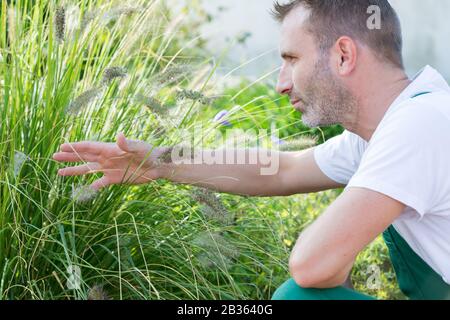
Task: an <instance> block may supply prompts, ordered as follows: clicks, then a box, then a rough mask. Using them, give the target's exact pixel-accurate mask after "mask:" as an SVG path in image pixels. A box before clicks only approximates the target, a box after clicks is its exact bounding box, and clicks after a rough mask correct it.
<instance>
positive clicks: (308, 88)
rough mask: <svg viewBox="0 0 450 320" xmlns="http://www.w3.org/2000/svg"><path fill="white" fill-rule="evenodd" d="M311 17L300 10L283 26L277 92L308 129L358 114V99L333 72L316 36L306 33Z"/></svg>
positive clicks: (306, 11) (297, 9) (288, 18)
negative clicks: (286, 96) (299, 116)
mask: <svg viewBox="0 0 450 320" xmlns="http://www.w3.org/2000/svg"><path fill="white" fill-rule="evenodd" d="M308 17H309V12H308V10H305V9H304V8H302V7H298V8H296V9H294V10H293V11H292V12H291V13H289V14H288V16H287V17H286V18H285V20H284V21H283V23H282V26H281V47H280V51H281V56H282V58H283V65H282V67H281V71H280V76H279V80H278V84H277V91H278V92H279V93H280V94H286V95H289V97H290V98H291V103H292V104H293V106H294V108H295V109H297V110H298V111H300V112H302V114H303V118H302V121H303V123H304V124H305V125H307V126H308V127H310V128H313V127H318V126H328V125H334V124H341V123H342V121H343V119H345V116H346V115H348V114H349V113H352V112H354V110H355V108H356V103H355V99H354V98H353V96H352V94H351V93H350V92H349V91H348V89H347V88H346V87H345V86H344V85H343V83H342V81H341V80H340V79H339V78H338V77H337V76H335V74H334V73H333V71H332V69H331V67H330V59H329V55H328V54H326V53H324V52H320V50H319V46H318V43H317V42H316V40H315V39H314V37H313V35H312V34H311V33H310V32H308V31H307V30H306V27H305V26H306V23H305V22H306V21H307V19H308Z"/></svg>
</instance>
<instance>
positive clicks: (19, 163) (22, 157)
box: [13, 151, 28, 177]
mask: <svg viewBox="0 0 450 320" xmlns="http://www.w3.org/2000/svg"><path fill="white" fill-rule="evenodd" d="M27 160H28V156H27V155H26V154H25V153H23V152H20V151H16V152H15V153H14V167H13V169H14V177H17V176H18V175H19V173H20V170H21V169H22V167H23V165H24V164H25V162H26V161H27Z"/></svg>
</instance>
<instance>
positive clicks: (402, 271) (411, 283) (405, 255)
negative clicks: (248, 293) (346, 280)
mask: <svg viewBox="0 0 450 320" xmlns="http://www.w3.org/2000/svg"><path fill="white" fill-rule="evenodd" d="M383 238H384V241H385V242H386V245H387V247H388V249H389V255H390V257H391V262H392V265H393V266H394V270H395V274H396V276H397V281H398V284H399V287H400V289H401V290H402V292H403V293H404V294H405V295H406V296H407V297H408V298H409V299H412V300H450V285H448V284H447V283H446V282H444V280H443V279H442V277H441V276H440V275H438V274H437V273H436V272H435V271H434V270H433V269H432V268H431V267H430V266H428V264H427V263H426V262H425V261H423V260H422V259H421V258H420V257H419V256H418V255H417V254H416V253H415V252H414V251H413V250H412V249H411V247H410V246H409V245H408V243H407V242H406V241H405V240H404V239H403V238H402V237H401V236H400V235H399V234H398V232H397V231H396V230H395V228H394V227H393V226H390V227H389V228H388V229H387V230H386V231H385V232H384V233H383ZM272 299H273V300H375V298H374V297H371V296H367V295H365V294H362V293H359V292H356V291H353V290H350V289H347V288H344V287H337V288H332V289H304V288H301V287H300V286H299V285H297V284H296V283H295V281H294V280H293V279H290V280H288V281H286V282H285V283H284V284H283V285H282V286H281V287H280V288H278V289H277V290H276V291H275V293H274V295H273V297H272Z"/></svg>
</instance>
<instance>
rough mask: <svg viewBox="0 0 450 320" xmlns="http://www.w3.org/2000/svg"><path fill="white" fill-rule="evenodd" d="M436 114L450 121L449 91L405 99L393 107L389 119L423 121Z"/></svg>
mask: <svg viewBox="0 0 450 320" xmlns="http://www.w3.org/2000/svg"><path fill="white" fill-rule="evenodd" d="M437 116H443V117H444V118H443V119H442V120H444V121H445V120H448V121H450V91H445V90H441V91H436V92H431V93H427V94H423V95H420V96H418V97H415V98H411V99H408V100H405V101H403V102H402V103H400V104H399V105H398V106H396V107H395V108H394V110H393V112H392V113H391V114H390V117H389V120H400V119H403V120H404V121H405V120H410V121H414V120H420V119H422V121H423V120H425V119H427V118H433V117H437ZM404 121H402V122H404Z"/></svg>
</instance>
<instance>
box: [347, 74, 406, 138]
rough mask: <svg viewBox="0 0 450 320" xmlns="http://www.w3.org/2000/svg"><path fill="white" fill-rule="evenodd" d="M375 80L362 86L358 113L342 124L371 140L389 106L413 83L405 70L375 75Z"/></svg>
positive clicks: (358, 100) (358, 99) (358, 96)
mask: <svg viewBox="0 0 450 320" xmlns="http://www.w3.org/2000/svg"><path fill="white" fill-rule="evenodd" d="M374 79H377V80H376V81H373V82H371V83H369V84H368V86H367V87H366V88H361V89H362V90H361V91H360V92H359V95H358V94H356V97H357V104H358V108H357V114H355V115H353V116H352V118H351V119H348V121H346V123H345V122H344V123H343V124H342V125H343V126H344V127H345V128H346V129H347V130H348V131H350V132H353V133H355V134H357V135H358V136H360V137H361V138H363V139H364V140H365V141H367V142H369V141H370V139H371V138H372V136H373V134H374V132H375V130H376V129H377V127H378V125H379V124H380V122H381V120H382V119H383V117H384V116H385V114H386V112H387V111H388V109H389V107H390V106H391V105H392V103H393V102H394V101H395V99H397V98H398V96H399V95H400V94H401V93H402V92H403V91H404V90H405V89H406V88H407V87H408V86H409V85H410V84H411V82H412V81H411V80H410V79H409V78H408V76H407V75H406V74H405V73H404V72H403V71H401V72H400V71H398V72H393V73H391V74H386V75H385V76H384V77H381V76H379V75H374Z"/></svg>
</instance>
